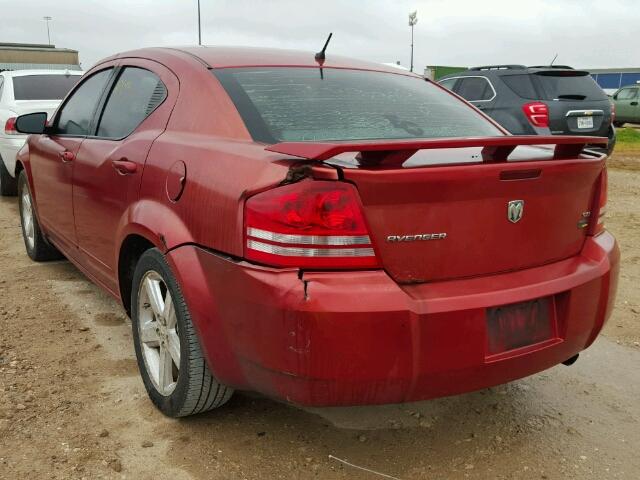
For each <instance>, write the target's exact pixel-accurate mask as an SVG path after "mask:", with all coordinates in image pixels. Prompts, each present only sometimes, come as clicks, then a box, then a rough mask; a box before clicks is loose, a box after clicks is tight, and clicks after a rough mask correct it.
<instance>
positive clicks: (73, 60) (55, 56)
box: [0, 43, 81, 71]
mask: <svg viewBox="0 0 640 480" xmlns="http://www.w3.org/2000/svg"><path fill="white" fill-rule="evenodd" d="M32 69H40V70H65V69H67V70H81V68H80V62H79V60H78V51H77V50H71V49H68V48H56V47H55V45H40V44H33V43H0V71H2V70H32Z"/></svg>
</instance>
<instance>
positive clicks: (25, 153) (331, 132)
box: [15, 47, 619, 416]
mask: <svg viewBox="0 0 640 480" xmlns="http://www.w3.org/2000/svg"><path fill="white" fill-rule="evenodd" d="M45 122H46V116H45V114H30V115H24V116H21V117H19V118H18V120H17V122H16V128H17V129H18V130H19V131H21V132H23V133H31V134H32V135H31V136H30V138H29V140H28V142H27V144H26V145H25V147H23V149H22V150H21V151H20V153H19V155H18V158H17V164H16V169H17V171H16V172H15V173H16V174H17V175H18V178H19V201H20V212H21V218H22V230H23V234H24V240H25V245H26V249H27V252H28V254H29V256H30V257H31V258H32V259H34V260H37V261H41V260H49V259H53V258H58V257H60V256H61V255H64V256H65V257H67V258H68V259H69V260H71V261H72V262H73V263H74V264H75V265H76V266H77V267H78V268H79V269H80V270H82V271H83V272H84V273H85V274H86V275H87V276H88V277H89V278H90V279H91V280H92V281H94V282H96V283H97V284H99V285H100V286H102V287H103V288H104V289H105V290H107V291H108V292H109V293H111V294H112V295H113V296H114V297H116V298H117V299H119V300H120V301H121V302H122V304H123V305H124V308H125V309H126V311H127V312H128V313H129V314H130V316H131V319H132V324H133V333H134V335H133V336H134V342H135V350H136V355H137V358H138V364H139V367H140V373H141V375H142V378H143V380H144V384H145V386H146V389H147V391H148V392H149V396H150V397H151V400H152V401H153V402H154V403H155V405H156V406H157V407H158V408H159V409H160V410H161V411H162V412H164V413H165V414H167V415H171V416H184V415H190V414H194V413H199V412H203V411H206V410H209V409H211V408H214V407H217V406H220V405H222V404H223V403H225V402H226V401H227V400H228V399H229V397H230V396H231V394H232V392H233V389H244V390H254V391H259V392H262V393H264V394H267V395H270V396H273V397H277V398H280V399H284V400H286V401H289V402H293V403H298V404H304V405H358V404H379V403H394V402H406V401H413V400H420V399H427V398H434V397H439V396H445V395H452V394H457V393H461V392H468V391H471V390H476V389H481V388H484V387H488V386H491V385H496V384H500V383H504V382H508V381H511V380H514V379H517V378H521V377H524V376H526V375H531V374H533V373H535V372H539V371H541V370H544V369H547V368H549V367H552V366H554V365H556V364H559V363H563V362H564V363H571V362H573V361H575V358H576V357H577V355H578V353H579V352H580V351H581V350H583V349H585V348H587V347H588V346H589V345H590V344H591V343H592V342H593V341H594V339H595V338H596V336H597V335H598V333H599V332H600V330H601V329H602V326H603V324H604V323H605V321H606V320H607V318H608V317H609V314H610V312H611V309H612V306H613V300H614V296H615V289H616V280H617V274H618V264H619V252H618V248H617V245H616V242H615V240H614V238H613V237H612V236H611V235H610V234H609V233H608V232H607V231H606V230H605V229H604V225H603V217H604V211H605V206H606V198H607V196H606V192H607V177H606V169H605V160H606V158H605V157H604V156H601V155H597V154H593V153H590V152H588V151H585V150H584V145H585V144H587V143H589V144H593V143H594V138H593V137H561V136H554V137H540V136H538V137H535V136H534V137H526V136H512V135H509V134H508V133H506V132H505V131H504V130H503V129H501V127H499V126H498V125H497V124H495V123H494V122H493V121H491V120H490V119H489V118H488V117H486V116H485V115H483V114H482V113H481V112H480V111H478V110H477V109H475V108H474V107H473V106H471V105H470V104H468V103H466V102H464V101H463V100H461V99H460V98H459V97H457V96H456V95H454V94H452V93H450V92H448V91H446V90H444V89H442V88H441V87H439V86H437V85H434V84H433V83H431V82H429V81H425V80H424V79H423V78H421V77H419V76H417V75H414V74H411V73H408V72H403V71H400V70H398V69H394V68H393V67H385V66H382V65H378V64H373V63H365V62H360V61H356V60H350V59H345V58H338V57H331V56H328V57H327V59H326V60H324V61H323V60H316V59H315V58H314V55H313V54H309V53H303V52H293V51H276V50H266V49H247V48H208V47H197V48H183V49H174V48H153V49H145V50H139V51H134V52H128V53H124V54H120V55H117V56H114V57H111V58H107V59H105V60H103V61H101V62H100V63H98V64H97V65H96V66H95V67H93V68H92V69H91V71H89V72H88V73H87V74H85V75H84V77H83V78H82V80H81V81H80V82H79V84H78V85H77V86H76V87H75V88H74V90H72V91H71V93H70V94H69V95H68V96H67V98H66V99H65V100H64V102H63V103H62V105H61V106H60V107H59V108H58V110H57V112H56V113H55V115H54V116H53V118H52V120H51V121H50V122H49V123H48V124H45ZM606 141H607V140H606V139H596V143H597V142H599V143H602V144H605V143H606Z"/></svg>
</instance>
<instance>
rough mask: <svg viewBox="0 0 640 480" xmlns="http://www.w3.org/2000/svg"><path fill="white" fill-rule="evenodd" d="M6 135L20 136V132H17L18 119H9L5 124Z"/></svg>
mask: <svg viewBox="0 0 640 480" xmlns="http://www.w3.org/2000/svg"><path fill="white" fill-rule="evenodd" d="M4 133H5V135H20V132H18V131H17V130H16V117H9V118H8V119H7V122H6V123H5V124H4Z"/></svg>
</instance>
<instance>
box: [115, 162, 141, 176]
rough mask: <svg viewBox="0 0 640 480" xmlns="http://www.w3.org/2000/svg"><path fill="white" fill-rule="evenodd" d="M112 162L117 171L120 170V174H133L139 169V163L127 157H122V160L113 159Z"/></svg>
mask: <svg viewBox="0 0 640 480" xmlns="http://www.w3.org/2000/svg"><path fill="white" fill-rule="evenodd" d="M111 164H112V165H113V168H115V169H116V172H118V173H119V174H120V175H131V174H133V173H136V171H137V170H138V165H137V164H135V163H133V162H132V161H130V160H127V159H126V158H121V159H120V160H111Z"/></svg>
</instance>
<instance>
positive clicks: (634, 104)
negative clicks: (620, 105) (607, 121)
mask: <svg viewBox="0 0 640 480" xmlns="http://www.w3.org/2000/svg"><path fill="white" fill-rule="evenodd" d="M629 105H633V106H634V107H635V106H636V105H638V102H631V103H630V104H629Z"/></svg>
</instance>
